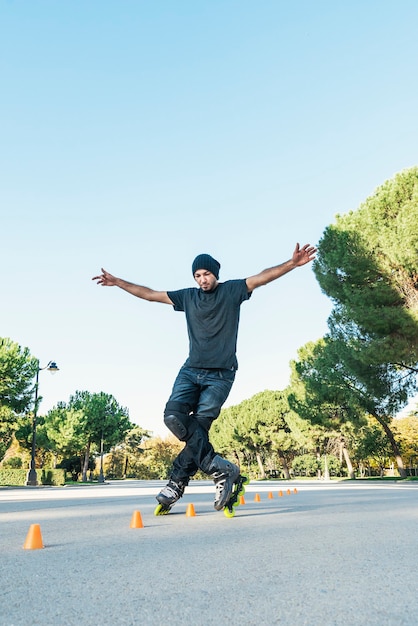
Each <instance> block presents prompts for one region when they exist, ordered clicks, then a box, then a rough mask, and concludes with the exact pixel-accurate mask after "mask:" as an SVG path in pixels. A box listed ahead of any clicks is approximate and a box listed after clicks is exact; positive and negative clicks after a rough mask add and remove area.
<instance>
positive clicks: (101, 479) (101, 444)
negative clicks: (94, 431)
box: [98, 428, 105, 483]
mask: <svg viewBox="0 0 418 626" xmlns="http://www.w3.org/2000/svg"><path fill="white" fill-rule="evenodd" d="M104 481H105V478H104V474H103V428H102V435H101V437H100V472H99V478H98V482H99V483H104Z"/></svg>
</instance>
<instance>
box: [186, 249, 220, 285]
mask: <svg viewBox="0 0 418 626" xmlns="http://www.w3.org/2000/svg"><path fill="white" fill-rule="evenodd" d="M220 269H221V264H220V263H218V261H217V260H216V259H214V258H213V257H212V256H210V254H199V255H198V256H197V257H196V258H195V260H194V261H193V265H192V273H193V276H194V275H195V273H196V272H197V270H208V272H212V274H213V275H214V276H215V278H216V280H218V278H219V270H220Z"/></svg>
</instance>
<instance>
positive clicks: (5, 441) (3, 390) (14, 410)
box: [0, 338, 38, 460]
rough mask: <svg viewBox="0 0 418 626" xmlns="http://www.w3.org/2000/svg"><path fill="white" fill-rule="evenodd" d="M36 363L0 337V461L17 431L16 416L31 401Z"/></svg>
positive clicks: (23, 410) (21, 350)
mask: <svg viewBox="0 0 418 626" xmlns="http://www.w3.org/2000/svg"><path fill="white" fill-rule="evenodd" d="M37 367H38V361H37V359H35V358H34V357H33V356H31V355H30V352H29V348H22V347H21V346H20V345H19V344H17V343H15V342H13V341H12V340H11V339H8V338H0V460H1V459H2V458H3V457H4V455H5V453H6V451H7V449H8V447H9V446H10V443H11V441H12V437H13V434H14V432H15V431H16V428H17V425H18V424H17V422H18V417H19V416H20V415H21V414H23V413H24V412H25V411H27V410H28V409H29V408H30V406H31V403H32V402H33V393H34V378H35V375H36V370H37Z"/></svg>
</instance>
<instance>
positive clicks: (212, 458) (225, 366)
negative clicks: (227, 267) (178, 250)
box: [93, 244, 316, 511]
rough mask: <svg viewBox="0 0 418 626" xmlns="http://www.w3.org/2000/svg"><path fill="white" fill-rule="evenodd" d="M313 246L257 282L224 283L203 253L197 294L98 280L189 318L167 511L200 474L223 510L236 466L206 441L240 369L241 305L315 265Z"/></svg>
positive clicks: (171, 408)
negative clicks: (199, 472) (266, 287)
mask: <svg viewBox="0 0 418 626" xmlns="http://www.w3.org/2000/svg"><path fill="white" fill-rule="evenodd" d="M315 252H316V248H314V247H313V246H311V245H310V244H306V245H304V246H303V247H300V246H299V244H296V247H295V250H294V252H293V255H292V258H291V259H289V261H286V262H285V263H282V264H280V265H277V266H275V267H271V268H269V269H265V270H263V271H262V272H260V273H259V274H256V275H255V276H251V277H250V278H246V279H240V280H228V281H226V282H224V283H222V282H219V270H220V267H221V266H220V264H219V263H218V261H216V260H215V259H214V258H213V257H211V256H210V255H209V254H200V255H199V256H197V257H196V258H195V260H194V261H193V265H192V273H193V277H194V280H195V281H196V283H197V285H198V288H196V287H192V288H188V289H181V290H179V291H155V290H153V289H149V288H148V287H144V286H141V285H136V284H134V283H130V282H128V281H126V280H123V279H121V278H117V277H115V276H112V274H109V272H107V271H106V270H104V269H102V274H101V275H100V276H95V277H94V278H93V280H96V281H97V284H99V285H103V286H108V287H110V286H117V287H120V288H121V289H124V290H125V291H127V292H128V293H131V294H132V295H134V296H136V297H138V298H141V299H143V300H148V301H150V302H162V303H163V304H171V305H172V306H173V307H174V310H175V311H182V312H184V313H185V315H186V322H187V331H188V335H189V356H188V358H187V360H186V362H185V363H184V365H183V366H182V367H181V369H180V371H179V373H178V376H177V378H176V380H175V382H174V386H173V389H172V392H171V395H170V398H169V399H168V402H167V404H166V406H165V410H164V422H165V424H166V426H167V428H168V429H169V430H170V431H171V432H172V433H174V435H175V436H176V437H177V438H178V439H179V440H180V441H184V442H185V446H184V448H183V450H182V451H181V452H180V454H179V455H178V456H177V458H176V459H175V460H174V463H173V468H172V471H171V475H170V480H169V482H168V484H167V485H166V486H165V487H164V488H163V489H162V490H161V492H160V493H159V494H158V495H157V500H158V502H159V503H160V504H161V505H162V506H163V507H166V509H168V508H170V507H171V506H172V505H173V504H174V503H175V502H176V501H177V500H178V499H179V498H181V497H182V495H183V493H184V489H185V487H186V486H187V484H188V483H189V480H190V478H191V477H192V476H194V474H195V473H196V472H197V470H198V469H201V470H202V471H203V472H205V473H206V474H208V475H209V476H211V477H212V478H213V480H214V482H215V488H216V489H215V491H216V493H215V502H214V507H215V509H216V510H218V511H219V510H221V509H223V508H224V506H225V505H226V503H227V502H228V500H229V498H230V496H231V493H232V491H233V489H234V483H235V482H236V481H237V479H238V477H239V468H238V467H237V466H236V465H235V464H234V463H231V462H230V461H227V460H226V459H224V458H222V457H221V456H220V455H219V454H216V452H215V450H214V448H213V446H212V444H211V443H210V441H209V430H210V427H211V425H212V422H213V421H214V420H215V419H216V418H217V417H218V415H219V413H220V411H221V408H222V406H223V404H224V402H225V401H226V399H227V397H228V395H229V392H230V390H231V387H232V384H233V382H234V378H235V372H236V370H237V368H238V362H237V357H236V348H237V335H238V325H239V313H240V306H241V304H242V303H243V302H244V301H245V300H248V299H249V298H250V297H251V294H252V292H253V291H254V289H256V288H257V287H261V286H262V285H266V284H267V283H270V282H272V281H274V280H276V279H277V278H280V276H283V275H284V274H287V273H288V272H290V271H291V270H293V269H295V268H296V267H300V266H302V265H305V264H306V263H309V262H310V261H312V260H313V259H314V257H315Z"/></svg>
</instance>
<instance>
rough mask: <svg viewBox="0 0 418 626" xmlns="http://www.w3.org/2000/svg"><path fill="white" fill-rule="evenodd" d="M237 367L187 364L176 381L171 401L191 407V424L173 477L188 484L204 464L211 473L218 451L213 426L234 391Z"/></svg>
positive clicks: (172, 474)
mask: <svg viewBox="0 0 418 626" xmlns="http://www.w3.org/2000/svg"><path fill="white" fill-rule="evenodd" d="M234 379H235V370H227V369H219V370H215V369H198V368H195V367H187V366H183V367H182V368H181V370H180V371H179V373H178V375H177V378H176V380H175V381H174V386H173V390H172V392H171V396H170V398H169V401H172V402H181V403H182V404H185V405H187V406H188V407H189V411H190V418H191V425H190V426H189V429H188V438H187V440H186V445H185V447H184V448H183V450H182V451H181V452H180V454H179V455H178V456H177V458H176V459H175V460H174V463H173V469H172V472H171V478H172V479H173V480H175V481H183V482H185V483H186V484H187V483H188V481H189V478H190V477H191V476H194V474H196V472H197V470H198V469H199V468H200V469H201V470H203V471H204V472H206V473H208V468H209V465H210V463H211V461H212V459H213V457H214V456H215V451H214V449H213V446H212V444H211V443H210V441H209V429H210V427H211V425H212V422H213V420H215V419H216V418H217V417H218V415H219V413H220V412H221V408H222V405H223V404H224V402H225V400H226V399H227V397H228V395H229V392H230V391H231V387H232V384H233V382H234Z"/></svg>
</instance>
